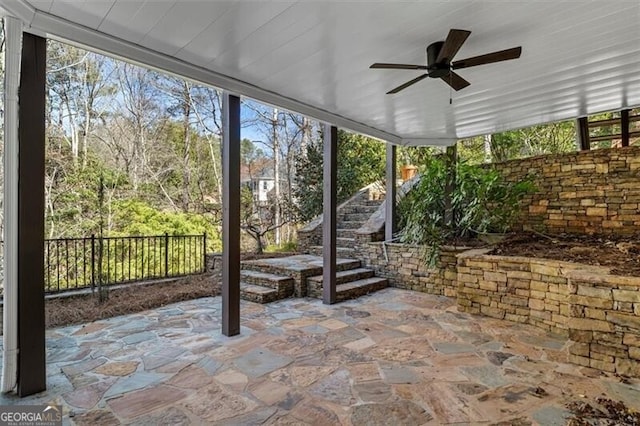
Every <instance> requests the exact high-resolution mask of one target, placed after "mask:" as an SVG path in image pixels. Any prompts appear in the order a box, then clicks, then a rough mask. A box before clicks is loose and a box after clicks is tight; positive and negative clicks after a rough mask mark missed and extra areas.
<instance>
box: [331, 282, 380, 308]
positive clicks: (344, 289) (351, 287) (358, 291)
mask: <svg viewBox="0 0 640 426" xmlns="http://www.w3.org/2000/svg"><path fill="white" fill-rule="evenodd" d="M388 286H389V281H388V280H387V279H386V278H380V277H371V278H364V279H361V280H357V281H351V282H348V283H344V284H340V285H337V286H336V300H337V301H338V302H342V301H344V300H349V299H355V298H357V297H360V296H364V295H365V294H369V293H373V292H375V291H378V290H382V289H383V288H387V287H388Z"/></svg>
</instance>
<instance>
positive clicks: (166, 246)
mask: <svg viewBox="0 0 640 426" xmlns="http://www.w3.org/2000/svg"><path fill="white" fill-rule="evenodd" d="M164 276H165V277H168V276H169V233H168V232H165V233H164Z"/></svg>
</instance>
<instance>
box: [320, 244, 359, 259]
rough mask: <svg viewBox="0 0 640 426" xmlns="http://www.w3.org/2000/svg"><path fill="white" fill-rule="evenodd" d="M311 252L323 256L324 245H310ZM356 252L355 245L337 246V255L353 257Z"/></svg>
mask: <svg viewBox="0 0 640 426" xmlns="http://www.w3.org/2000/svg"><path fill="white" fill-rule="evenodd" d="M309 253H310V254H313V255H316V256H322V246H311V247H309ZM354 253H355V249H354V248H353V247H340V246H338V247H336V256H337V257H347V258H348V257H353V254H354Z"/></svg>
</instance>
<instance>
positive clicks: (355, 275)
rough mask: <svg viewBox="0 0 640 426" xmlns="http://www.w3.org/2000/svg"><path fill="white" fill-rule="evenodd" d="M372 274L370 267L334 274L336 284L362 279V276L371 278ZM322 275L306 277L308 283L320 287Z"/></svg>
mask: <svg viewBox="0 0 640 426" xmlns="http://www.w3.org/2000/svg"><path fill="white" fill-rule="evenodd" d="M373 276H374V272H373V270H371V269H366V270H361V271H354V272H351V271H348V273H346V274H339V275H337V276H336V284H337V285H340V284H345V283H348V282H351V281H357V280H362V279H364V278H372V277H373ZM322 281H323V279H322V275H317V276H315V277H310V278H308V279H307V283H308V285H313V286H316V287H318V288H322Z"/></svg>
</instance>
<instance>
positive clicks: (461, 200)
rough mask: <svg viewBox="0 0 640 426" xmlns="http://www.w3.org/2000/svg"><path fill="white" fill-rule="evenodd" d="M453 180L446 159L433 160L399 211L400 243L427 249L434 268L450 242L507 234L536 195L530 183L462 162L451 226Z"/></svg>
mask: <svg viewBox="0 0 640 426" xmlns="http://www.w3.org/2000/svg"><path fill="white" fill-rule="evenodd" d="M448 179H451V176H450V170H449V168H448V166H447V163H446V161H445V159H444V158H442V157H434V158H432V159H430V160H428V162H427V164H426V165H425V166H424V168H423V170H422V171H421V177H420V181H419V182H418V184H417V185H416V186H415V187H414V188H413V189H412V190H411V191H410V192H409V193H408V194H407V196H406V197H405V198H404V199H402V201H401V202H400V204H399V206H398V213H399V227H400V229H401V232H400V240H401V241H402V242H404V243H409V244H418V245H423V246H425V260H426V261H427V263H428V264H429V265H430V266H435V264H436V262H437V260H438V256H439V253H440V247H441V246H442V245H443V244H446V242H447V241H452V240H455V239H460V238H470V237H473V236H475V235H476V234H481V233H488V232H500V233H503V232H506V231H508V230H509V229H510V228H511V226H512V225H513V224H514V222H515V221H516V219H517V218H518V215H519V213H520V205H519V203H520V200H522V198H523V197H524V196H525V195H527V194H529V193H531V192H533V191H534V190H535V187H534V185H533V184H532V183H531V181H529V180H523V181H520V182H517V183H511V182H507V181H505V180H504V178H503V177H502V175H501V174H500V173H499V172H498V171H497V170H495V169H494V168H489V167H480V166H473V165H469V164H467V163H465V162H458V163H456V165H455V178H454V183H455V184H454V185H453V191H452V193H451V200H450V202H451V208H452V212H453V215H452V216H451V221H450V223H446V217H445V214H446V212H445V208H446V203H447V197H446V190H445V188H446V184H447V180H448Z"/></svg>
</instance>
